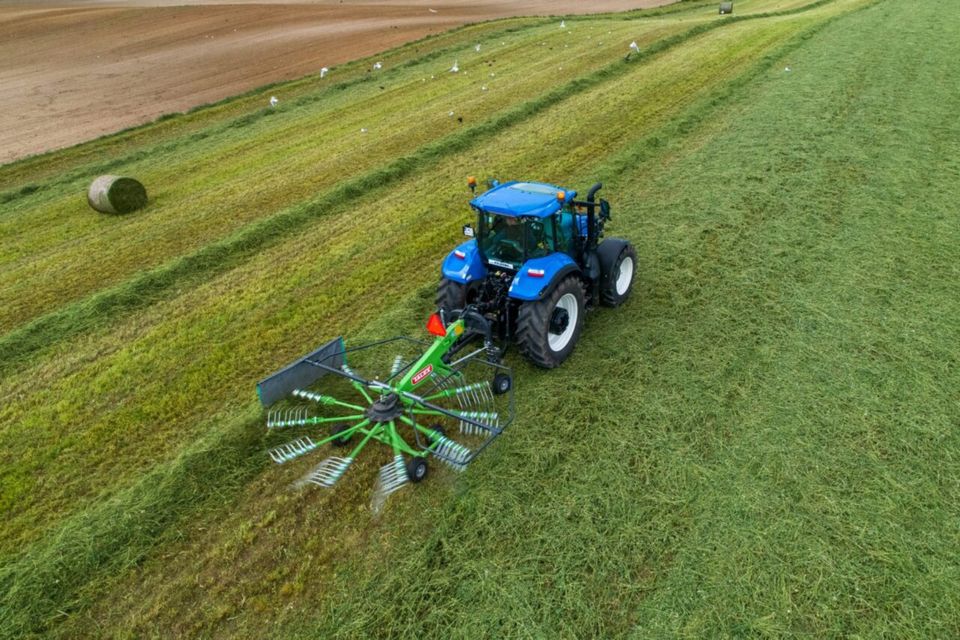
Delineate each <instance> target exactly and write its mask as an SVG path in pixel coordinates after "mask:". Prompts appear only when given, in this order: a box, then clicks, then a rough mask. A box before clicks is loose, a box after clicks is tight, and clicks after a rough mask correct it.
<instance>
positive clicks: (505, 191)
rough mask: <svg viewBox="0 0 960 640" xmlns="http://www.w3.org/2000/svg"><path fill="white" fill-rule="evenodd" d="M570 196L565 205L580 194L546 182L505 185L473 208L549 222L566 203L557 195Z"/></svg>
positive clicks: (478, 199) (484, 195)
mask: <svg viewBox="0 0 960 640" xmlns="http://www.w3.org/2000/svg"><path fill="white" fill-rule="evenodd" d="M558 191H563V192H564V193H565V194H566V197H565V199H564V202H569V201H570V200H572V199H573V198H574V197H576V195H577V192H576V191H568V190H566V189H564V188H563V187H558V186H556V185H552V184H546V183H544V182H517V181H516V180H514V181H513V182H504V183H503V184H501V185H498V186H496V187H494V188H493V189H490V190H489V191H487V192H486V193H482V194H480V195H479V196H477V197H476V198H474V199H473V200H471V201H470V206H472V207H473V208H475V209H479V210H481V211H487V212H489V213H496V214H499V215H503V216H511V217H515V218H519V217H521V216H532V217H534V218H545V217H547V216H550V215H553V214H554V213H556V212H557V211H559V210H560V207H561V206H562V203H561V202H560V201H559V200H557V192H558Z"/></svg>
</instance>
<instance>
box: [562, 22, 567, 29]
mask: <svg viewBox="0 0 960 640" xmlns="http://www.w3.org/2000/svg"><path fill="white" fill-rule="evenodd" d="M560 28H561V29H566V28H567V21H566V20H561V21H560Z"/></svg>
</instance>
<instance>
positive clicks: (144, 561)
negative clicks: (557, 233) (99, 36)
mask: <svg viewBox="0 0 960 640" xmlns="http://www.w3.org/2000/svg"><path fill="white" fill-rule="evenodd" d="M566 24H567V29H565V30H560V29H559V20H554V19H511V20H507V21H497V22H491V23H485V24H482V25H475V26H471V27H466V28H462V29H458V30H455V31H453V32H450V33H449V34H445V35H443V36H438V37H434V38H428V39H426V40H423V41H420V42H417V43H413V44H410V45H407V46H405V47H402V48H400V49H398V50H395V51H391V52H387V53H385V54H384V55H382V56H378V57H377V58H376V60H382V61H383V63H384V68H383V70H382V71H380V72H377V73H376V74H374V73H373V72H370V71H368V70H369V69H370V66H371V64H372V62H373V61H374V60H363V61H358V62H356V63H352V64H349V65H345V66H343V67H341V68H338V69H334V70H333V72H332V73H331V74H330V75H328V76H327V78H325V79H324V80H323V81H321V80H320V79H319V78H318V77H312V78H306V79H303V80H300V81H297V82H293V83H289V84H285V85H277V86H273V87H269V88H265V89H264V90H262V91H258V92H252V93H251V94H248V95H245V96H241V97H238V98H237V99H233V100H228V101H225V102H223V103H219V104H216V105H210V106H208V107H205V108H202V109H198V110H195V111H193V112H191V113H188V114H180V115H176V116H174V117H170V118H164V119H162V120H161V121H158V122H157V123H154V124H151V125H148V126H145V127H141V128H138V129H134V130H131V131H127V132H122V133H120V134H118V135H116V136H111V137H107V138H103V139H101V140H97V141H94V142H91V143H89V144H86V145H80V146H78V147H75V148H72V149H67V150H64V151H62V152H57V153H53V154H48V155H45V156H40V157H37V158H31V159H27V160H24V161H21V162H18V163H14V164H11V165H6V166H3V167H0V203H2V205H0V238H2V239H3V242H2V244H0V247H2V248H0V265H2V268H0V300H2V301H3V303H4V304H2V305H0V333H2V335H0V394H2V397H3V399H4V402H3V404H2V408H0V514H2V516H3V518H4V521H5V526H4V527H3V528H2V530H0V565H2V566H0V613H2V614H3V615H0V635H3V636H10V637H16V636H23V635H38V636H39V635H42V636H47V637H49V636H54V637H90V636H106V637H125V636H129V637H142V636H165V637H170V636H173V635H177V634H180V635H186V634H189V635H202V636H221V635H224V636H225V635H239V636H244V637H247V636H249V637H264V636H275V637H300V636H303V637H335V636H340V637H361V636H389V637H412V636H415V635H420V636H425V637H463V638H476V637H532V638H541V637H571V638H574V637H636V638H649V637H677V636H681V637H691V638H701V637H758V636H773V637H781V636H799V637H837V636H844V637H848V636H854V637H864V638H866V637H870V638H874V637H953V636H957V635H960V614H958V613H957V611H960V595H958V594H960V529H958V527H957V523H958V522H960V507H958V505H960V479H958V478H960V435H958V432H957V426H958V422H960V396H958V393H957V389H958V388H960V374H958V368H957V367H958V360H960V346H958V345H960V321H958V320H957V318H958V316H960V285H958V282H960V279H958V276H960V262H958V261H957V258H956V256H957V251H956V246H958V241H960V226H958V224H957V219H956V212H955V208H956V207H955V202H956V201H957V200H958V198H960V180H958V178H960V124H958V123H957V120H956V117H955V114H956V113H957V111H958V109H960V94H958V93H957V92H956V91H955V87H956V86H958V83H960V70H958V69H957V67H956V65H955V60H956V59H958V55H960V42H958V41H957V39H956V38H955V37H953V34H955V33H956V32H957V30H958V29H960V14H957V13H956V12H950V11H948V10H946V9H945V8H944V6H943V4H942V3H939V2H936V1H934V0H915V1H914V2H911V3H904V2H894V1H893V0H821V1H819V2H813V1H812V0H803V1H801V0H739V1H738V2H737V3H736V14H735V16H734V18H732V19H731V18H719V17H718V16H717V15H716V3H714V2H709V3H708V2H701V1H695V2H684V3H681V4H679V5H675V6H672V7H669V8H668V9H664V10H658V11H648V12H636V13H631V14H623V15H612V16H596V17H578V18H568V19H567V20H566ZM633 40H636V41H637V42H638V43H639V45H640V47H641V54H640V55H639V56H634V57H633V58H632V59H631V60H629V61H624V55H625V54H626V53H627V50H628V49H627V45H628V44H629V43H630V42H631V41H633ZM478 43H479V44H480V45H481V51H480V52H476V51H475V50H474V45H476V44H478ZM454 59H456V60H458V61H459V63H460V66H461V69H462V71H461V73H460V74H457V75H454V74H449V73H447V71H446V70H447V68H449V66H450V64H452V62H453V60H454ZM788 69H789V70H788ZM464 72H466V73H464ZM491 74H494V75H491ZM484 86H486V88H487V90H486V91H484V90H483V87H484ZM270 95H276V96H278V98H279V99H280V105H279V107H278V108H277V109H274V110H271V109H268V108H265V107H266V102H267V99H268V98H269V96H270ZM450 111H453V112H454V113H455V116H459V117H462V118H463V122H462V123H461V122H459V121H457V119H456V117H450V116H449V115H448V112H450ZM361 128H364V129H367V130H368V131H367V132H366V133H361ZM105 171H110V172H115V173H121V174H128V175H133V176H136V177H137V178H138V179H140V180H141V181H142V182H144V184H146V185H147V189H148V192H149V193H150V196H151V203H150V205H149V206H148V208H147V209H145V210H144V211H142V212H139V213H137V214H133V215H129V216H125V217H116V216H102V215H97V214H94V213H93V212H92V211H90V210H89V209H88V208H87V207H86V204H85V202H84V198H83V193H84V188H85V186H86V185H87V184H88V183H89V180H90V179H91V178H92V177H93V176H95V175H97V174H99V173H102V172H105ZM469 174H476V175H478V176H488V175H489V176H497V177H500V178H501V179H503V178H513V177H517V178H528V179H541V180H547V181H552V182H556V183H559V184H564V185H570V186H573V187H577V188H580V189H583V188H586V187H587V186H589V184H591V183H592V182H594V181H595V180H602V181H603V182H604V184H605V187H604V191H603V193H604V195H605V197H607V198H608V199H609V200H610V201H611V202H612V204H613V207H614V220H613V223H612V224H611V229H610V231H611V233H612V234H613V235H618V236H625V237H629V238H631V239H632V240H633V242H634V244H635V245H636V246H637V249H638V253H639V256H640V267H641V268H640V271H639V274H638V281H637V285H636V289H635V291H634V294H633V297H632V298H631V300H630V302H629V303H628V304H627V305H625V306H624V307H623V308H621V309H618V310H616V311H610V310H600V311H597V312H595V313H592V314H591V315H590V316H589V318H588V321H587V327H586V330H585V332H584V334H583V337H582V339H581V344H580V345H579V347H578V349H577V351H576V353H575V354H574V356H573V357H572V358H571V360H569V361H568V363H566V364H565V365H564V366H563V367H562V368H560V369H558V370H554V371H550V372H543V371H539V370H535V369H533V368H531V367H530V366H528V365H527V364H525V363H524V362H523V361H521V360H519V359H513V358H512V359H511V362H510V364H511V365H512V366H514V367H515V370H516V373H517V380H516V386H517V399H518V407H517V408H518V416H517V419H516V421H515V423H514V425H513V426H512V427H511V429H510V430H509V431H508V432H507V433H506V434H505V435H504V437H503V438H501V439H500V440H499V441H498V442H497V443H496V445H495V447H494V448H492V449H491V450H489V451H488V452H486V453H485V454H484V455H483V456H482V457H480V458H479V459H478V460H477V462H476V463H475V464H473V465H471V467H470V469H469V470H468V471H467V472H466V473H465V474H462V475H459V476H457V475H454V474H452V473H446V472H445V471H435V473H433V474H432V475H431V479H430V481H429V482H427V483H425V484H423V485H419V486H418V487H417V488H416V489H415V490H409V489H406V490H404V491H402V492H399V493H397V494H396V495H395V496H393V497H392V498H391V500H390V501H389V503H388V508H387V509H386V512H385V513H384V514H383V515H382V516H380V517H379V518H372V517H371V514H370V512H369V511H368V509H367V504H368V495H369V491H370V489H371V487H372V484H373V478H374V476H375V470H376V468H377V467H378V466H379V465H380V464H382V463H383V462H384V460H382V459H380V458H378V455H379V453H378V454H371V455H369V456H366V457H365V459H362V460H361V461H360V462H359V464H358V465H355V466H354V468H353V469H352V470H351V472H350V474H348V475H347V476H346V477H345V478H344V480H343V481H341V482H340V483H339V484H338V486H337V488H336V490H334V491H332V492H329V493H328V492H321V491H319V490H317V491H293V490H291V489H290V483H291V482H292V481H293V480H294V479H295V478H297V477H299V476H300V475H302V473H303V472H304V471H305V470H306V469H307V468H308V467H309V466H311V462H310V461H303V462H302V463H300V464H291V465H285V466H284V467H275V466H273V465H272V464H270V463H269V459H268V458H267V457H266V455H265V453H264V451H265V450H266V449H267V448H269V447H270V446H272V445H274V444H276V443H278V442H279V441H282V440H284V439H285V438H283V437H281V438H279V439H277V438H275V437H274V436H268V435H267V434H266V433H265V431H266V430H265V429H264V427H263V418H264V416H263V414H262V412H261V410H260V409H259V405H258V404H257V402H256V398H255V395H254V393H253V385H254V383H255V382H256V380H258V379H259V378H261V377H263V375H265V374H266V373H269V372H270V371H273V370H275V369H276V368H278V367H279V366H280V365H282V364H284V363H286V362H288V361H290V360H292V359H293V358H294V357H296V356H298V355H300V354H302V353H305V352H307V351H308V350H309V349H311V348H312V347H314V346H315V345H316V344H318V343H320V342H321V341H322V340H324V339H326V338H329V337H332V336H334V335H340V334H343V335H345V336H347V337H348V339H362V338H370V337H380V336H385V335H393V334H396V333H401V334H407V335H421V332H422V329H421V327H422V322H423V320H424V319H425V318H426V315H427V314H428V313H429V312H430V311H431V306H432V298H433V289H434V287H435V285H436V280H437V267H436V265H438V264H439V262H440V260H441V259H442V256H443V255H444V254H445V253H446V252H447V251H448V250H449V249H450V248H451V247H452V246H453V244H454V243H456V242H458V241H459V240H458V233H457V232H458V230H459V228H460V226H461V225H462V224H464V223H465V222H467V221H469V213H468V211H467V208H466V206H465V200H466V198H467V195H468V193H467V192H466V190H465V188H464V179H465V176H466V175H469ZM380 453H382V454H383V455H384V456H387V455H388V454H387V452H380ZM315 461H316V460H314V461H313V462H315Z"/></svg>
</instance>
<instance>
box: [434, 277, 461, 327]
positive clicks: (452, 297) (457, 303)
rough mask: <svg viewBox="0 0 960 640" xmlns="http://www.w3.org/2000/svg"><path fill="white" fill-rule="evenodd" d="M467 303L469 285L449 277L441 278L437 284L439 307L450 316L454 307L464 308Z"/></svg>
mask: <svg viewBox="0 0 960 640" xmlns="http://www.w3.org/2000/svg"><path fill="white" fill-rule="evenodd" d="M466 305H467V286H466V285H464V284H460V283H459V282H454V281H453V280H449V279H447V278H440V284H439V285H437V309H440V310H442V311H443V312H444V315H445V316H446V317H447V318H449V317H450V312H451V311H453V310H454V309H463V308H464V307H465V306H466Z"/></svg>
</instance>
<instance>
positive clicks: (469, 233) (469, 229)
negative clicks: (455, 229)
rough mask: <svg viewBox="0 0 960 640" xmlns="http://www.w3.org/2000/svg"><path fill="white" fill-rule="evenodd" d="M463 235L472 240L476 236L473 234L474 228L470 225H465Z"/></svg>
mask: <svg viewBox="0 0 960 640" xmlns="http://www.w3.org/2000/svg"><path fill="white" fill-rule="evenodd" d="M463 235H465V236H467V237H468V238H472V237H473V236H474V235H475V234H474V232H473V227H471V226H470V225H468V224H465V225H463Z"/></svg>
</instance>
